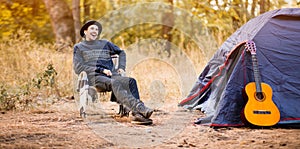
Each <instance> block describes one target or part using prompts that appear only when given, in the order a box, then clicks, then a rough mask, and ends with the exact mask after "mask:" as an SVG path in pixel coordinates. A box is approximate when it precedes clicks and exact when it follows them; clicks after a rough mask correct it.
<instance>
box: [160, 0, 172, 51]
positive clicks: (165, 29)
mask: <svg viewBox="0 0 300 149" xmlns="http://www.w3.org/2000/svg"><path fill="white" fill-rule="evenodd" d="M169 3H170V7H169V10H168V12H166V13H164V14H163V16H162V22H163V26H162V32H161V36H162V37H163V38H164V39H166V40H167V41H168V42H167V43H166V46H165V50H166V51H167V52H168V55H169V56H171V42H172V33H171V31H172V29H173V26H174V14H173V0H169ZM165 24H166V25H165Z"/></svg>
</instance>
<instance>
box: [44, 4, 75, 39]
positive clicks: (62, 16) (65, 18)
mask: <svg viewBox="0 0 300 149" xmlns="http://www.w3.org/2000/svg"><path fill="white" fill-rule="evenodd" d="M44 3H45V5H46V8H47V11H48V13H49V15H50V18H51V24H52V28H53V32H54V34H55V39H56V43H57V44H61V43H65V42H70V41H71V42H73V43H74V42H75V34H74V21H73V16H72V12H71V10H70V8H69V6H68V4H67V3H66V2H65V1H64V0H44Z"/></svg>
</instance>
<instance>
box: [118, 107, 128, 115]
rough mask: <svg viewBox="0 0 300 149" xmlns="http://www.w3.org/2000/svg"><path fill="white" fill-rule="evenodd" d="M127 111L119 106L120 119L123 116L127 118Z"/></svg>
mask: <svg viewBox="0 0 300 149" xmlns="http://www.w3.org/2000/svg"><path fill="white" fill-rule="evenodd" d="M129 112H130V111H129V110H128V109H127V108H126V107H124V106H123V105H121V104H120V105H119V112H118V115H120V116H121V117H123V116H126V117H128V116H129Z"/></svg>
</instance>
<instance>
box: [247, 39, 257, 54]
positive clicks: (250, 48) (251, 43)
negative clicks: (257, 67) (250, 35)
mask: <svg viewBox="0 0 300 149" xmlns="http://www.w3.org/2000/svg"><path fill="white" fill-rule="evenodd" d="M245 46H246V48H247V51H249V52H250V53H251V54H256V46H255V43H254V41H252V40H248V41H246V44H245Z"/></svg>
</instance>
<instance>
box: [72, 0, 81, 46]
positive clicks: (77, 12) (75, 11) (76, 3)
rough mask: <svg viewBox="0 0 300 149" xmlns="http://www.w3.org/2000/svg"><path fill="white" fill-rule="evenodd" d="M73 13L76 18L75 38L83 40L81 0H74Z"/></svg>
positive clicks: (77, 40)
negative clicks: (81, 33)
mask: <svg viewBox="0 0 300 149" xmlns="http://www.w3.org/2000/svg"><path fill="white" fill-rule="evenodd" d="M72 13H73V20H74V28H75V40H76V42H79V41H80V40H81V36H80V33H79V32H80V28H81V22H80V0H72Z"/></svg>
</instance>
